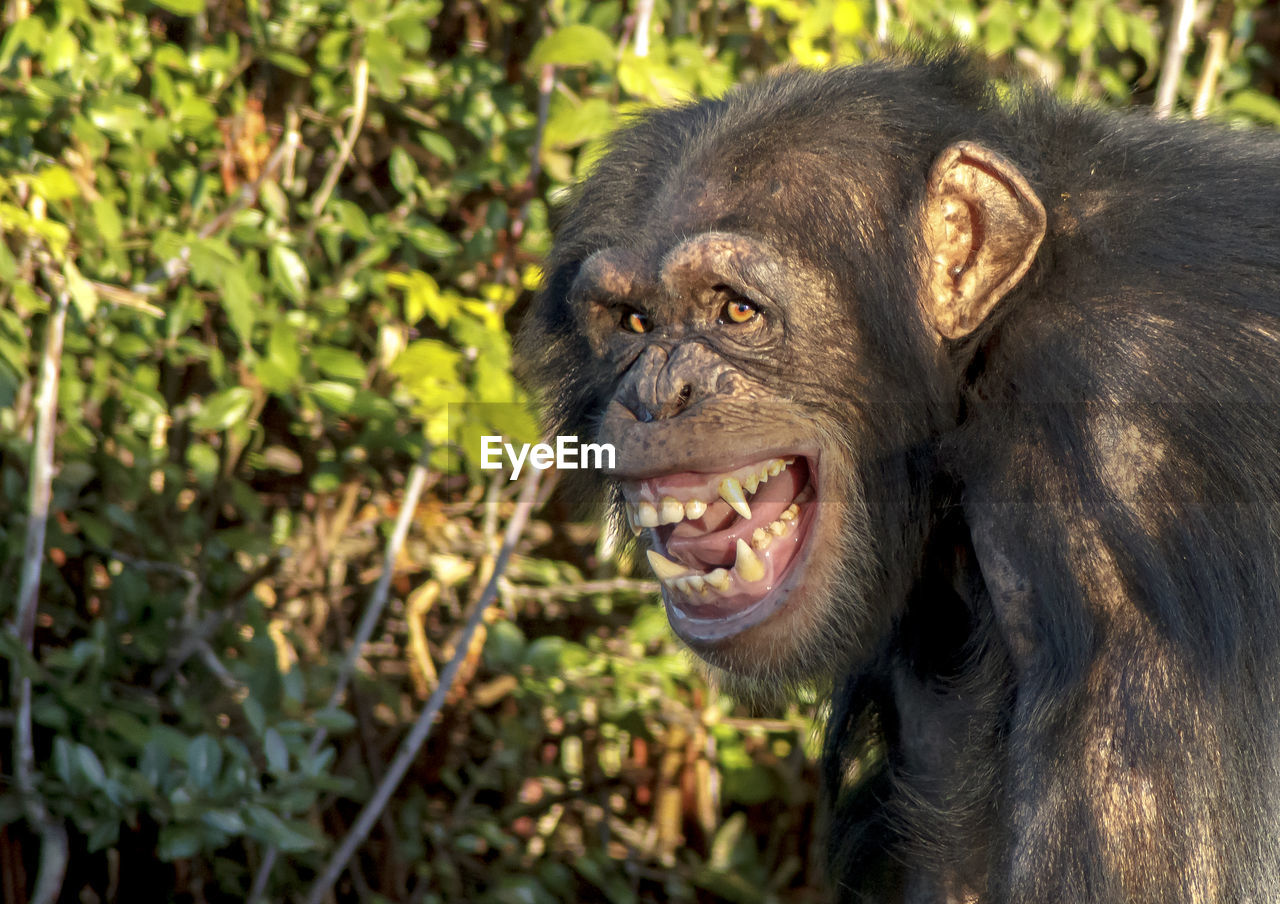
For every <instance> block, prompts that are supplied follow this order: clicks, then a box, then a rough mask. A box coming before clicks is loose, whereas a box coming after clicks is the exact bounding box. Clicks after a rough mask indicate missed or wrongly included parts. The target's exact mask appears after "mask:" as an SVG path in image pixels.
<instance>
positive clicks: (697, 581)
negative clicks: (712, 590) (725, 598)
mask: <svg viewBox="0 0 1280 904" xmlns="http://www.w3.org/2000/svg"><path fill="white" fill-rule="evenodd" d="M675 585H676V587H677V588H678V589H680V590H683V591H684V592H685V593H690V592H692V591H694V590H696V591H698V592H699V593H703V592H704V591H705V590H706V589H707V580H706V578H704V577H703V576H702V575H700V574H691V575H687V576H685V577H682V578H676V581H675Z"/></svg>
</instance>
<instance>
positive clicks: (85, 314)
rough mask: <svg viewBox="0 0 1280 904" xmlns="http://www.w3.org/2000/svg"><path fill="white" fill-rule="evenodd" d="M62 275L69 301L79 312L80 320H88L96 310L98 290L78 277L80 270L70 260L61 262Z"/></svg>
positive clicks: (81, 277)
mask: <svg viewBox="0 0 1280 904" xmlns="http://www.w3.org/2000/svg"><path fill="white" fill-rule="evenodd" d="M62 275H63V276H64V277H65V278H66V280H67V291H68V292H69V293H70V294H71V301H72V303H73V304H74V305H75V306H76V310H77V311H79V312H80V319H82V320H86V321H87V320H90V319H91V318H92V317H93V314H94V312H95V311H97V310H98V290H97V289H95V288H94V287H93V284H92V283H91V282H89V280H87V279H85V278H84V277H83V276H81V275H80V268H79V267H77V266H76V265H75V261H73V260H71V258H67V259H66V260H65V261H63V264H62Z"/></svg>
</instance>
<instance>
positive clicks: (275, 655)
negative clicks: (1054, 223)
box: [0, 0, 1280, 904]
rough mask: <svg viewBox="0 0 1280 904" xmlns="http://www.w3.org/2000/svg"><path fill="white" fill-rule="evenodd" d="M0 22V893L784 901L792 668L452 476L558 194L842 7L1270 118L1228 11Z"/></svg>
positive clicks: (495, 485)
mask: <svg viewBox="0 0 1280 904" xmlns="http://www.w3.org/2000/svg"><path fill="white" fill-rule="evenodd" d="M0 28H2V29H3V31H2V32H0V605H2V606H3V612H4V622H5V630H4V631H3V633H0V656H2V657H3V658H4V660H5V663H6V666H7V667H6V668H5V669H4V670H3V674H2V675H0V690H2V692H3V699H4V701H5V707H4V710H3V711H0V826H2V828H0V904H25V902H28V901H38V902H53V901H63V902H84V904H90V902H110V901H129V902H167V901H172V902H206V901H208V902H215V901H216V902H222V901H245V900H251V901H279V902H292V901H299V902H301V901H306V902H309V904H319V902H370V904H371V902H459V901H466V902H473V901H474V902H520V904H524V902H527V904H541V902H557V901H607V902H616V904H628V902H641V901H673V902H693V901H698V902H716V901H729V902H769V901H776V902H808V901H815V902H816V901H821V900H825V898H824V894H823V890H822V881H821V875H822V870H821V851H820V845H819V844H818V843H816V842H815V830H816V829H817V828H818V807H817V803H816V799H815V794H816V788H817V776H816V775H815V769H814V765H813V754H814V751H815V748H816V746H817V741H818V738H817V736H816V735H815V731H814V725H815V719H816V718H817V716H818V715H819V714H818V711H817V707H816V705H815V703H814V701H800V702H798V703H793V704H789V705H786V704H784V705H772V706H763V707H755V708H752V707H749V706H746V705H744V704H742V703H735V702H734V701H731V700H728V699H726V698H725V697H723V696H722V695H721V694H719V693H717V692H716V691H715V690H714V689H712V688H709V687H708V686H707V685H706V684H705V683H704V681H703V679H702V677H701V674H700V672H699V669H698V667H697V666H696V664H694V663H693V661H692V660H691V659H690V658H689V657H688V656H687V655H686V654H684V653H682V652H681V651H680V650H679V649H678V648H677V646H676V645H675V644H674V643H673V641H672V640H671V638H670V636H669V634H668V629H667V626H666V620H665V616H664V614H663V612H662V608H661V605H660V603H659V602H658V601H657V599H656V596H655V593H654V586H653V585H652V584H651V583H650V580H649V573H648V569H647V567H644V566H643V563H637V562H636V560H635V557H634V555H633V554H632V553H631V552H630V551H629V550H627V549H626V547H625V546H622V548H619V546H620V544H619V543H618V542H617V541H616V538H612V537H609V536H605V535H602V532H601V530H600V528H599V527H598V525H596V524H595V523H594V522H592V521H589V520H588V521H579V520H575V519H576V518H578V517H581V513H575V512H574V510H573V509H571V508H570V507H568V506H567V505H566V504H565V503H564V502H563V501H562V500H560V499H559V498H558V497H557V496H556V495H555V494H554V493H549V492H548V491H549V490H550V488H551V485H552V484H553V483H554V477H553V476H552V475H550V474H548V475H545V476H544V478H543V481H542V483H541V484H540V485H535V483H534V482H533V481H531V480H529V479H528V478H529V477H532V476H533V475H532V472H530V471H529V470H528V469H526V474H525V475H522V476H521V479H520V480H519V481H510V480H508V479H507V475H505V474H501V473H495V472H492V471H482V470H480V468H479V467H478V464H479V463H478V461H477V460H476V457H477V453H478V441H477V440H478V437H479V436H480V435H481V434H496V433H501V434H504V435H506V436H508V437H511V438H513V439H519V440H529V439H534V438H535V437H536V428H535V426H534V421H533V419H532V417H531V415H530V410H529V404H528V399H527V398H526V397H525V395H524V393H523V392H522V391H521V389H520V388H519V386H518V385H517V383H516V382H515V380H514V379H513V377H512V374H511V331H512V329H513V328H514V326H515V325H516V324H517V323H518V320H519V316H520V311H521V309H522V308H523V306H524V305H526V304H527V302H528V300H529V298H530V295H531V293H532V291H533V290H534V289H535V288H536V286H537V285H538V282H539V279H540V272H539V269H538V262H539V260H540V258H541V257H542V255H543V254H544V253H545V251H546V250H547V248H548V245H549V243H550V240H551V232H550V224H551V223H553V222H554V219H555V210H556V205H557V202H559V201H561V200H562V199H563V198H564V196H565V192H566V190H567V189H568V187H569V186H570V185H571V184H572V183H573V182H574V181H575V180H577V179H579V178H580V177H581V176H582V175H583V174H584V173H585V172H587V171H589V169H590V166H591V163H592V161H593V160H594V159H596V158H597V156H598V155H599V153H600V151H601V149H602V147H603V144H604V141H605V136H606V135H607V134H608V133H609V132H610V130H611V129H613V128H614V127H615V126H616V125H618V124H619V122H621V121H622V120H623V119H624V118H625V117H626V115H627V114H628V113H631V112H634V111H636V110H641V109H644V108H645V107H648V106H650V105H654V104H665V103H670V102H673V101H678V100H680V99H683V98H689V97H692V96H701V95H716V94H720V93H722V92H724V91H726V90H727V89H728V88H729V87H730V86H732V85H733V84H735V83H738V82H742V81H746V80H750V79H753V78H757V77H759V76H760V75H761V74H762V73H765V72H768V71H769V70H771V69H773V68H775V67H778V66H781V65H786V64H789V63H798V64H800V65H805V66H820V65H826V64H830V63H836V62H856V61H858V60H860V59H863V58H864V57H866V56H867V55H869V54H870V53H872V52H873V48H874V47H875V46H876V44H877V43H878V42H879V41H882V40H891V41H900V40H904V39H913V38H924V39H926V40H939V39H948V38H950V39H960V40H962V41H964V42H966V43H968V44H970V45H971V46H973V47H974V48H975V49H976V51H977V52H978V53H979V54H982V55H985V56H987V57H989V58H990V59H991V60H992V63H993V67H994V70H995V72H996V73H997V74H999V75H1001V76H1012V75H1014V74H1018V75H1021V76H1030V77H1032V78H1037V79H1041V80H1043V81H1045V82H1047V83H1048V84H1050V85H1051V86H1052V88H1053V90H1054V91H1056V92H1058V93H1059V94H1061V95H1062V96H1063V97H1067V98H1075V99H1079V100H1083V101H1088V102H1091V103H1097V104H1102V105H1107V106H1111V107H1116V108H1121V107H1128V106H1134V105H1150V106H1154V107H1155V108H1156V110H1157V111H1158V112H1159V113H1160V114H1167V113H1169V112H1170V111H1172V115H1174V116H1183V117H1190V116H1197V117H1198V116H1205V115H1208V116H1210V117H1215V118H1219V119H1221V120H1224V121H1226V122H1229V123H1230V124H1231V125H1232V126H1233V127H1239V128H1248V127H1263V128H1266V127H1274V126H1275V125H1277V124H1280V100H1277V82H1278V79H1280V12H1278V11H1277V6H1276V5H1275V4H1274V3H1264V2H1261V0H1239V2H1234V3H1233V2H1229V0H1204V2H1200V3H1191V2H1174V3H1162V2H1142V0H995V2H991V3H975V2H965V0H771V2H755V3H745V2H721V0H646V2H618V0H604V2H587V0H553V2H548V3H522V2H501V0H490V2H480V0H474V2H440V0H400V2H395V0H341V2H339V0H278V2H275V0H265V2H264V0H243V2H242V0H158V2H155V3H146V2H141V0H54V2H43V3H33V2H30V0H6V2H4V3H3V20H2V25H0ZM519 493H523V494H524V497H523V499H524V501H523V502H519V501H518V499H517V494H519ZM504 535H505V536H506V538H507V548H506V550H505V552H504V550H503V546H504ZM506 553H509V555H507V554H506ZM486 587H488V588H489V593H488V594H486V593H485V590H486Z"/></svg>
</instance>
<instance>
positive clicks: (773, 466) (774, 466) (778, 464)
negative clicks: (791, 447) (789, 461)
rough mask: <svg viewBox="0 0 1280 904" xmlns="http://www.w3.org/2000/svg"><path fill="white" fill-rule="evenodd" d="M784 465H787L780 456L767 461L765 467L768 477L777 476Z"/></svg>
mask: <svg viewBox="0 0 1280 904" xmlns="http://www.w3.org/2000/svg"><path fill="white" fill-rule="evenodd" d="M786 466H787V465H786V462H784V461H783V460H782V459H781V458H775V459H773V460H772V461H771V462H769V464H768V465H766V467H767V468H768V471H769V476H770V477H777V476H778V475H779V474H781V473H782V471H783V469H784V468H786Z"/></svg>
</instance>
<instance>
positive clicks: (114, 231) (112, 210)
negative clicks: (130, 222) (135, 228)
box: [91, 198, 124, 245]
mask: <svg viewBox="0 0 1280 904" xmlns="http://www.w3.org/2000/svg"><path fill="white" fill-rule="evenodd" d="M91 207H92V210H93V221H94V223H96V224H97V226H98V234H99V235H101V236H102V239H103V241H105V242H106V243H107V244H109V245H114V244H115V243H116V242H118V241H120V236H121V235H123V234H124V225H123V224H122V223H121V222H120V211H118V210H116V206H115V205H114V204H112V203H111V202H110V201H108V200H107V199H106V198H96V199H95V200H94V201H93V204H92V205H91Z"/></svg>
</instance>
